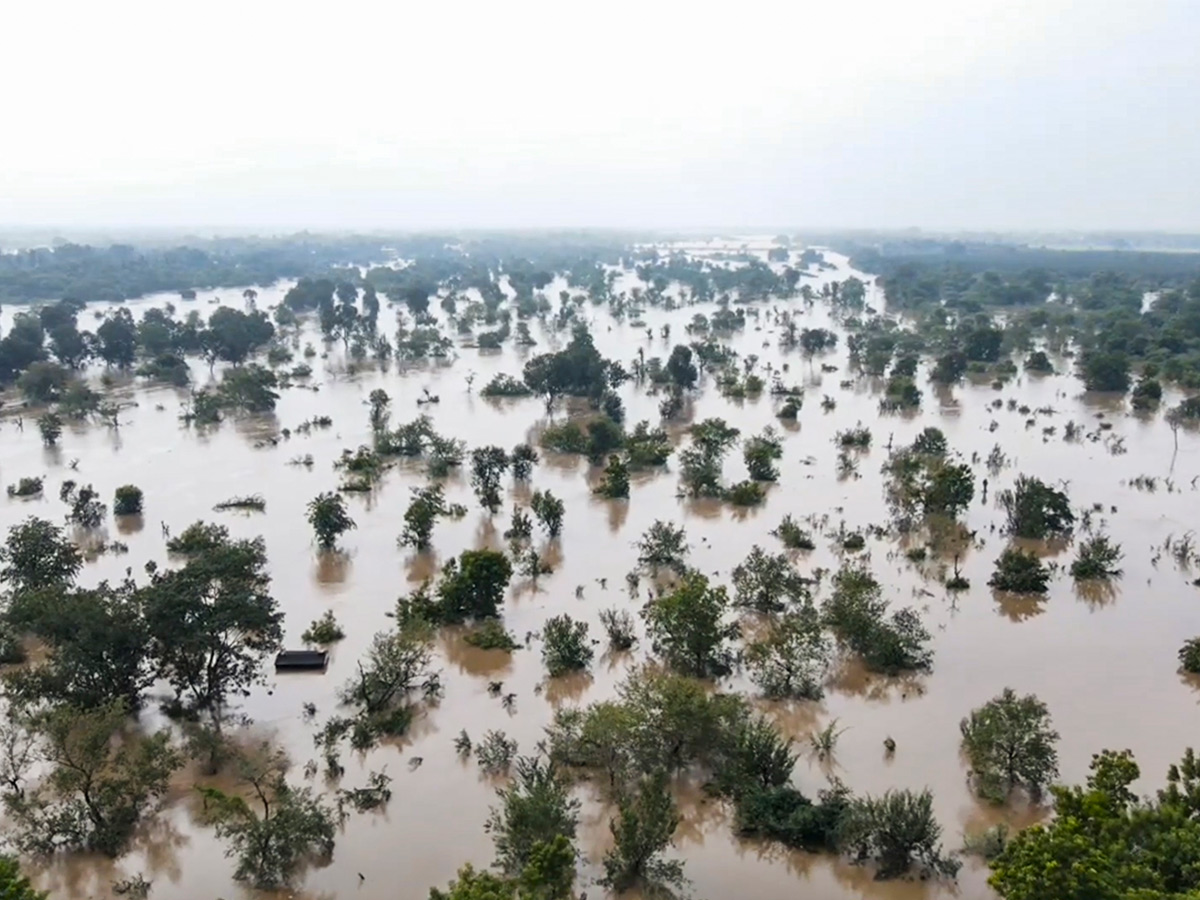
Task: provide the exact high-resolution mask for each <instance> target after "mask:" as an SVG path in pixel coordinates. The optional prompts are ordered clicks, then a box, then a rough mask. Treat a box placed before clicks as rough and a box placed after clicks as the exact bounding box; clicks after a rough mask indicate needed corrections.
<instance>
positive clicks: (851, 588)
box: [823, 566, 933, 675]
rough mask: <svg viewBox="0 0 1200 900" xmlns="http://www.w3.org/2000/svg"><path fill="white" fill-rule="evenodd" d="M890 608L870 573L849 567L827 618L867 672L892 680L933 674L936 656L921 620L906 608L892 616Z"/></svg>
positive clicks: (836, 582) (837, 582)
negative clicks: (907, 674) (926, 672)
mask: <svg viewBox="0 0 1200 900" xmlns="http://www.w3.org/2000/svg"><path fill="white" fill-rule="evenodd" d="M887 612H888V603H887V601H886V600H884V599H883V597H882V591H881V589H880V586H879V582H877V581H876V580H875V579H874V578H873V577H872V576H871V574H870V573H869V572H867V571H866V570H865V569H857V568H852V567H849V566H843V567H842V569H840V570H839V571H838V572H837V574H835V575H834V577H833V594H832V596H831V597H830V598H829V599H828V600H826V601H825V606H824V609H823V614H824V617H825V621H826V623H827V624H828V625H829V627H830V628H831V629H832V630H833V633H834V635H835V636H836V637H837V639H838V641H839V642H841V643H842V644H844V645H845V646H846V647H848V648H849V649H850V650H852V651H854V652H855V653H857V654H859V655H860V656H861V657H862V659H863V662H864V663H866V665H867V668H869V669H871V670H872V671H876V672H882V673H883V674H886V675H896V674H899V673H900V672H904V671H912V670H921V669H928V668H929V667H930V665H931V664H932V662H933V653H932V651H931V650H930V649H929V648H928V646H927V645H928V643H929V632H928V631H926V630H925V628H924V626H923V625H922V624H921V618H920V616H919V615H918V614H917V613H916V612H915V611H914V610H913V609H911V608H908V607H906V608H904V609H900V610H897V611H896V612H894V613H892V615H891V616H890V617H889V616H888V615H887Z"/></svg>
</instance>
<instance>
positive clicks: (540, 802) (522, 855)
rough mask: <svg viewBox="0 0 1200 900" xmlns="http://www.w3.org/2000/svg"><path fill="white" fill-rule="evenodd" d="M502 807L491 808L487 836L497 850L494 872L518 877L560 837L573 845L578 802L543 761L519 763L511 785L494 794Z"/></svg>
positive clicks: (534, 759) (532, 759)
mask: <svg viewBox="0 0 1200 900" xmlns="http://www.w3.org/2000/svg"><path fill="white" fill-rule="evenodd" d="M496 796H497V797H499V798H500V806H499V807H492V810H491V814H490V816H489V817H488V821H487V825H486V828H487V831H488V832H489V833H490V834H491V835H492V840H493V841H494V842H495V844H496V867H497V868H498V869H500V871H502V872H503V873H504V874H505V875H508V876H510V877H518V876H520V875H521V873H523V872H524V871H525V870H526V869H527V868H528V867H529V866H530V864H531V863H533V862H534V860H535V856H536V854H537V850H538V848H539V846H546V845H549V844H550V843H552V842H553V841H554V839H555V838H557V837H560V836H561V837H563V838H566V839H567V841H568V843H570V842H573V841H574V840H575V828H576V825H577V824H578V822H579V801H578V800H574V799H572V798H571V792H570V786H569V785H568V784H567V782H566V781H564V780H563V778H562V777H561V776H560V775H559V773H558V769H557V767H556V766H555V765H554V763H552V762H550V761H548V760H545V759H542V758H540V757H520V758H518V759H517V761H516V773H515V775H514V777H513V780H512V782H511V783H510V784H509V785H507V786H506V787H502V788H500V789H498V790H497V791H496Z"/></svg>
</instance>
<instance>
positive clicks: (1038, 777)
mask: <svg viewBox="0 0 1200 900" xmlns="http://www.w3.org/2000/svg"><path fill="white" fill-rule="evenodd" d="M959 728H960V730H961V731H962V743H963V751H964V752H965V753H966V756H967V759H968V760H970V762H971V769H972V775H973V779H974V782H975V786H976V788H977V789H978V790H979V793H981V794H982V795H983V796H985V797H987V798H989V799H991V800H995V801H997V802H1001V801H1003V800H1005V799H1006V798H1007V797H1008V795H1009V793H1010V792H1011V791H1012V789H1013V788H1014V787H1017V786H1018V785H1023V786H1024V787H1025V788H1026V789H1027V790H1028V791H1029V793H1030V794H1031V795H1032V796H1034V797H1035V798H1036V797H1039V796H1040V795H1041V792H1042V788H1043V787H1044V786H1045V785H1047V784H1048V783H1050V781H1052V780H1053V779H1054V778H1055V777H1056V776H1057V775H1058V752H1057V751H1056V750H1055V749H1054V744H1055V743H1056V742H1057V741H1058V732H1057V731H1055V730H1053V729H1052V728H1051V727H1050V711H1049V710H1048V709H1046V704H1045V703H1043V702H1042V701H1041V700H1039V699H1038V698H1037V697H1035V696H1034V695H1033V694H1029V695H1028V696H1025V697H1018V696H1017V695H1016V693H1014V692H1013V690H1012V688H1005V689H1004V692H1003V693H1002V694H1000V696H999V697H996V698H995V699H993V700H989V701H988V702H987V703H985V704H984V705H983V706H981V707H980V708H979V709H976V710H973V711H972V712H971V715H970V716H969V717H967V718H965V719H963V720H962V723H961V724H960V725H959Z"/></svg>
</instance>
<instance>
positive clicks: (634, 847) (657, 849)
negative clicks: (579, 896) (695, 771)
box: [600, 778, 686, 897]
mask: <svg viewBox="0 0 1200 900" xmlns="http://www.w3.org/2000/svg"><path fill="white" fill-rule="evenodd" d="M678 825H679V812H678V810H677V809H676V808H675V801H674V800H672V799H671V795H670V793H669V792H668V791H667V786H666V783H665V781H664V780H663V779H662V778H651V779H646V780H644V781H643V782H642V784H641V785H640V786H639V788H638V789H637V791H636V792H634V793H632V794H631V795H629V796H625V797H622V798H621V800H620V801H619V803H618V806H617V817H616V818H615V819H614V820H613V821H612V823H611V824H610V825H609V829H610V830H611V831H612V835H613V848H612V849H611V850H610V851H608V853H606V854H605V855H604V877H603V878H602V879H601V880H600V882H601V884H603V885H605V886H606V887H609V888H612V889H613V890H614V891H616V892H617V893H624V892H625V891H627V890H630V889H631V888H634V887H639V888H641V890H642V894H643V896H648V897H662V896H666V897H670V896H672V890H671V889H672V888H674V889H679V888H681V887H683V885H684V884H685V883H686V879H684V877H683V863H682V862H679V861H677V860H670V861H668V860H664V859H663V858H662V852H663V851H664V850H665V849H666V848H667V847H669V846H670V844H671V837H672V835H674V834H675V828H676V827H677V826H678Z"/></svg>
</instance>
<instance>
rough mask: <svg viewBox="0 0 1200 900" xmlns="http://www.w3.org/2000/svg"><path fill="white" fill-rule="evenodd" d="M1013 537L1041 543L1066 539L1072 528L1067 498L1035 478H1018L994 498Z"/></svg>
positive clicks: (1062, 493)
mask: <svg viewBox="0 0 1200 900" xmlns="http://www.w3.org/2000/svg"><path fill="white" fill-rule="evenodd" d="M997 499H998V500H999V501H1000V506H1001V507H1002V508H1003V509H1004V512H1005V515H1006V516H1007V519H1008V532H1009V534H1011V535H1012V536H1013V537H1019V538H1029V539H1032V540H1044V539H1046V538H1050V537H1066V536H1068V535H1070V533H1071V529H1072V528H1073V527H1074V525H1075V514H1074V513H1073V512H1072V511H1071V501H1070V500H1069V499H1068V498H1067V495H1066V494H1065V493H1064V492H1063V491H1060V490H1057V489H1056V488H1052V487H1050V486H1049V485H1048V484H1046V483H1045V482H1044V481H1042V480H1041V479H1039V478H1032V477H1030V476H1028V475H1018V476H1017V480H1016V482H1015V483H1014V484H1013V486H1012V488H1011V489H1008V490H1004V491H1001V492H1000V494H999V496H998V498H997Z"/></svg>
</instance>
